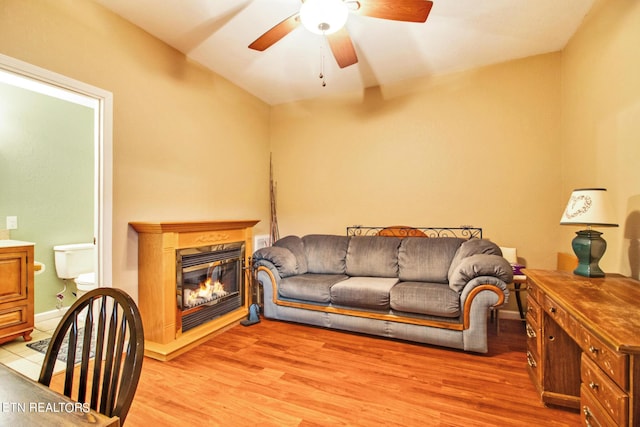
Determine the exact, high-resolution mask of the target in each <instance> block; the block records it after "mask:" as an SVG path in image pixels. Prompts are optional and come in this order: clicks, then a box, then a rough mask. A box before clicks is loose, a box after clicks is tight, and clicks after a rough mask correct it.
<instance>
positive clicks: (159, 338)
mask: <svg viewBox="0 0 640 427" xmlns="http://www.w3.org/2000/svg"><path fill="white" fill-rule="evenodd" d="M257 222H258V221H256V220H238V221H234V220H230V221H193V222H131V223H130V224H131V227H133V229H134V230H135V231H136V232H137V233H138V307H139V308H140V314H141V315H142V322H143V323H144V354H145V356H148V357H152V358H154V359H157V360H171V359H173V358H174V357H176V356H179V355H180V354H182V353H184V352H185V351H188V350H189V349H191V348H193V347H195V346H197V345H198V344H201V343H203V342H205V341H207V340H209V339H211V338H213V337H214V336H215V335H217V334H219V333H222V332H224V331H225V330H226V329H228V328H231V327H233V326H235V325H238V324H239V323H240V321H241V320H244V319H246V318H247V316H248V314H249V289H248V288H249V280H248V276H247V275H246V274H245V271H246V270H245V268H246V267H248V266H249V259H248V256H249V255H251V254H252V253H253V246H252V244H253V230H252V229H253V226H254V225H256V223H257ZM216 282H218V283H216Z"/></svg>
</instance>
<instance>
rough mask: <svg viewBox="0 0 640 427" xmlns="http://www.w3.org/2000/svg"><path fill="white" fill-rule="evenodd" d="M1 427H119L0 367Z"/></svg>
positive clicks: (114, 422) (40, 385)
mask: <svg viewBox="0 0 640 427" xmlns="http://www.w3.org/2000/svg"><path fill="white" fill-rule="evenodd" d="M0 425H3V426H26V425H28V426H83V425H88V426H109V427H119V426H120V420H119V419H118V417H113V418H109V417H107V416H105V415H102V414H100V413H98V412H95V411H93V410H90V411H88V412H87V411H86V410H85V409H84V408H83V407H82V404H80V403H77V402H74V401H72V400H71V399H69V398H68V397H66V396H63V395H61V394H58V393H56V392H55V391H53V390H51V389H50V388H49V387H45V386H43V385H42V384H40V383H38V382H36V381H33V380H31V379H29V378H27V377H25V376H24V375H22V374H20V373H18V372H16V371H14V370H12V369H10V368H8V367H7V366H5V365H2V364H0Z"/></svg>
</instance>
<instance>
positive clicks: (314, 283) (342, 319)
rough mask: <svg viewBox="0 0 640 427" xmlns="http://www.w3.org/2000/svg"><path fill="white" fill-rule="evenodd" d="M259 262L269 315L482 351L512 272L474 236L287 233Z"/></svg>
mask: <svg viewBox="0 0 640 427" xmlns="http://www.w3.org/2000/svg"><path fill="white" fill-rule="evenodd" d="M253 263H254V269H255V271H256V277H257V280H258V282H259V283H260V284H261V285H262V288H263V292H264V300H263V304H264V307H263V312H264V313H263V314H264V316H265V317H267V318H270V319H279V320H286V321H293V322H300V323H305V324H310V325H315V326H321V327H326V328H334V329H341V330H347V331H354V332H360V333H366V334H373V335H379V336H384V337H389V338H398V339H404V340H410V341H416V342H420V343H427V344H434V345H440V346H446V347H452V348H456V349H461V350H466V351H472V352H479V353H486V352H487V350H488V348H487V321H488V312H489V309H490V308H491V307H499V306H501V305H502V304H504V303H505V302H506V301H507V299H508V296H509V293H508V290H507V283H510V282H511V279H512V276H513V273H512V268H511V265H510V264H509V263H508V262H507V261H506V260H505V259H504V258H503V257H502V253H501V252H500V248H499V247H498V246H497V245H496V244H494V243H492V242H490V241H488V240H484V239H476V238H473V239H469V240H466V239H462V238H456V237H435V238H431V237H429V238H427V237H406V238H398V237H385V236H338V235H318V234H314V235H307V236H304V237H302V238H300V237H297V236H288V237H285V238H282V239H280V240H278V241H277V242H275V243H274V245H273V246H271V247H267V248H262V249H260V250H258V251H256V252H255V253H254V254H253Z"/></svg>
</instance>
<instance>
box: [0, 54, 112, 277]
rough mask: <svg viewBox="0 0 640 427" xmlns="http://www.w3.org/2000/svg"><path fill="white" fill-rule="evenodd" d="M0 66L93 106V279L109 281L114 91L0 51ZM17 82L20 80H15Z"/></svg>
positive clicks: (46, 90) (47, 89)
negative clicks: (94, 277)
mask: <svg viewBox="0 0 640 427" xmlns="http://www.w3.org/2000/svg"><path fill="white" fill-rule="evenodd" d="M0 70H4V71H7V72H9V73H13V74H15V75H17V76H18V81H19V80H20V77H23V78H26V79H31V80H33V81H35V82H37V83H41V84H40V85H38V86H39V90H42V91H43V93H46V94H48V95H52V96H56V97H59V98H62V99H65V100H67V101H70V102H75V103H78V104H82V105H85V106H88V107H91V108H93V110H94V120H95V126H94V129H95V132H94V143H95V153H96V155H95V167H94V182H95V192H94V233H95V235H94V238H95V239H96V249H97V250H96V256H97V266H98V267H97V271H96V280H97V283H98V284H99V285H100V286H108V287H111V286H112V285H113V283H112V270H113V260H112V221H113V216H112V210H113V196H112V191H113V187H112V182H113V141H112V136H113V129H112V127H113V94H112V93H111V92H108V91H105V90H103V89H100V88H97V87H95V86H91V85H89V84H86V83H83V82H80V81H78V80H74V79H72V78H69V77H66V76H63V75H62V74H57V73H54V72H52V71H49V70H46V69H44V68H40V67H37V66H35V65H32V64H29V63H27V62H23V61H20V60H18V59H15V58H12V57H10V56H6V55H3V54H0ZM17 84H18V85H19V83H17Z"/></svg>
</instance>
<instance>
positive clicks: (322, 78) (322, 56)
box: [318, 32, 327, 87]
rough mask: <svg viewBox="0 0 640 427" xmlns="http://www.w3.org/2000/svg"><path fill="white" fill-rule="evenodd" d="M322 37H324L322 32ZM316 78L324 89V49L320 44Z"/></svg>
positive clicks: (325, 83)
mask: <svg viewBox="0 0 640 427" xmlns="http://www.w3.org/2000/svg"><path fill="white" fill-rule="evenodd" d="M322 36H323V37H324V32H323V34H322ZM318 77H319V78H320V80H321V81H322V87H325V86H326V85H327V82H326V81H325V79H324V49H323V44H322V43H321V44H320V75H319V76H318Z"/></svg>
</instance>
